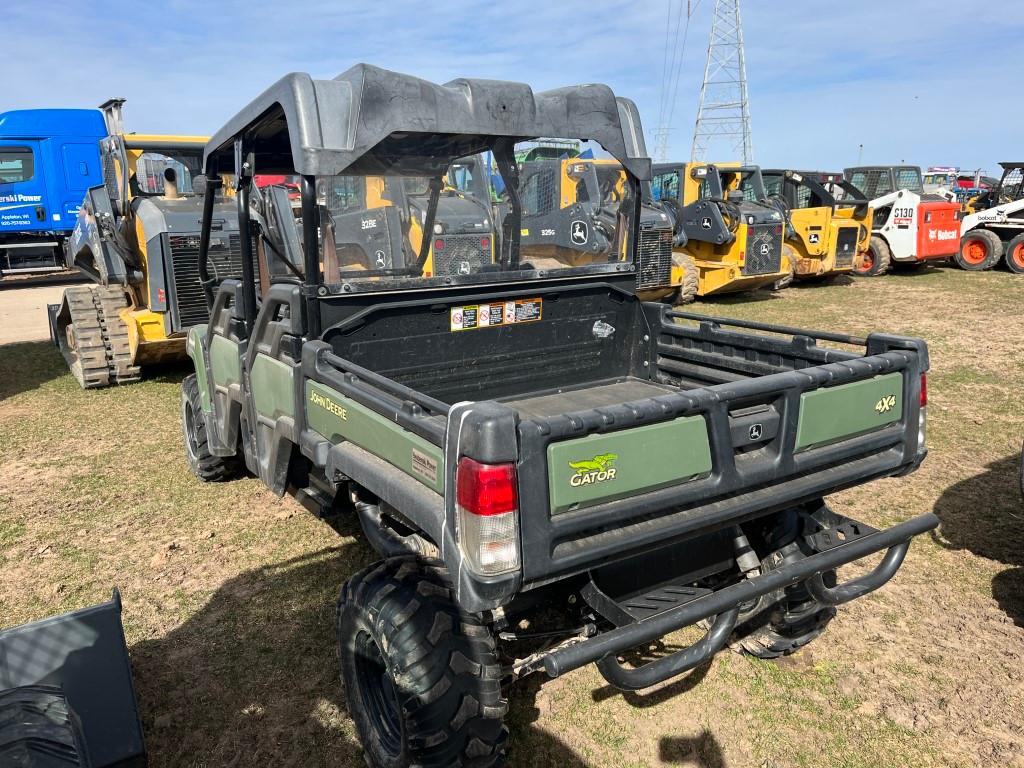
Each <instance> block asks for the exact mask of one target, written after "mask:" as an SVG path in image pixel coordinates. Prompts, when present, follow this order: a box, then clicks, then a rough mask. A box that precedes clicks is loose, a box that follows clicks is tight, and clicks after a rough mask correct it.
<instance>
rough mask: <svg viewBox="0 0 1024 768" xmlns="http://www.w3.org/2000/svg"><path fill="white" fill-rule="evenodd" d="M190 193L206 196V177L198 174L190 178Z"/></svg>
mask: <svg viewBox="0 0 1024 768" xmlns="http://www.w3.org/2000/svg"><path fill="white" fill-rule="evenodd" d="M192 193H193V194H196V195H199V196H203V195H205V194H206V175H205V174H202V173H199V174H196V175H195V176H193V177H192Z"/></svg>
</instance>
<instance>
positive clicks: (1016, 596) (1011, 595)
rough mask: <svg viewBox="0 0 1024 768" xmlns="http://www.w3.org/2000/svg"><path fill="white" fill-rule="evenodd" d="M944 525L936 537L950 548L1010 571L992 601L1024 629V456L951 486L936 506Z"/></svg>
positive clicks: (995, 583)
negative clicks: (1023, 466) (1023, 483)
mask: <svg viewBox="0 0 1024 768" xmlns="http://www.w3.org/2000/svg"><path fill="white" fill-rule="evenodd" d="M934 512H935V514H936V515H937V516H938V518H939V519H940V520H941V521H942V525H941V527H940V528H939V530H938V531H937V532H936V531H933V532H932V538H933V539H934V540H935V541H936V542H937V543H938V544H939V545H940V546H943V547H945V548H947V549H967V550H970V551H971V552H973V553H974V554H976V555H978V556H979V557H984V558H988V559H989V560H998V561H999V562H1001V563H1005V564H1007V565H1009V566H1011V567H1010V568H1008V569H1007V570H1005V571H1002V572H1001V573H999V574H997V575H996V577H995V578H994V579H993V580H992V596H993V597H994V598H995V600H996V602H997V603H999V606H1000V607H1001V608H1002V609H1003V610H1004V611H1006V615H1007V616H1009V617H1010V618H1011V619H1012V620H1013V621H1014V623H1016V624H1017V625H1018V626H1022V627H1024V498H1022V497H1021V488H1020V455H1019V454H1016V453H1015V454H1013V455H1010V456H1007V457H1006V458H1003V459H999V460H998V461H996V462H993V463H992V464H989V465H988V467H986V468H985V471H984V472H982V473H981V474H978V475H975V476H974V477H969V478H967V479H966V480H962V481H961V482H959V483H956V484H954V485H951V486H950V487H949V488H947V489H946V490H945V491H944V492H943V494H942V495H941V496H940V497H939V499H938V501H936V502H935V509H934Z"/></svg>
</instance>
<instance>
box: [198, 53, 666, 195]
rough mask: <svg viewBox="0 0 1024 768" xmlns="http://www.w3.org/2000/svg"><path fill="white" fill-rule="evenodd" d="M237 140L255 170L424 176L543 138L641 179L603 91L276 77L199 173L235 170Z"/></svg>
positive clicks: (354, 75) (372, 77)
mask: <svg viewBox="0 0 1024 768" xmlns="http://www.w3.org/2000/svg"><path fill="white" fill-rule="evenodd" d="M239 135H242V136H245V137H247V138H248V139H249V140H251V146H252V149H253V151H254V153H255V156H256V172H257V173H283V172H284V173H287V172H295V173H301V174H311V175H337V174H343V173H346V172H350V173H374V172H383V171H385V170H397V171H399V172H401V171H415V170H421V171H423V172H425V173H428V172H430V173H432V172H434V171H435V170H436V171H437V172H440V171H442V170H443V169H444V166H446V165H447V162H448V160H449V159H450V158H451V157H455V156H463V155H469V154H473V153H475V152H479V151H482V150H484V149H486V148H487V146H488V144H489V143H490V142H492V141H493V140H494V138H495V137H510V138H514V139H517V140H525V139H532V138H539V137H551V138H574V139H592V140H594V141H597V142H599V143H600V144H601V146H602V147H604V149H605V150H607V151H608V152H609V153H610V154H612V155H613V156H614V157H615V158H616V159H617V160H619V162H621V163H622V164H623V166H625V167H626V168H627V169H629V170H630V171H631V172H632V173H633V174H634V175H636V176H637V177H638V178H640V179H648V178H650V160H649V158H647V157H646V154H647V152H646V148H645V147H644V140H643V130H642V128H641V124H640V116H639V113H638V111H637V108H636V105H635V104H634V103H633V102H632V101H630V100H629V99H625V98H617V97H616V96H615V94H613V93H612V91H611V89H610V88H609V87H608V86H606V85H576V86H570V87H567V88H559V89H556V90H552V91H544V92H542V93H536V94H535V93H534V92H533V90H532V89H531V88H530V87H529V86H528V85H525V84H523V83H515V82H507V81H501V80H472V79H464V78H460V79H458V80H453V81H451V82H449V83H445V84H444V85H438V84H436V83H431V82H428V81H426V80H421V79H420V78H417V77H412V76H410V75H403V74H400V73H397V72H391V71H389V70H386V69H381V68H379V67H374V66H371V65H369V64H357V65H355V66H353V67H351V68H350V69H348V70H347V71H346V72H344V73H343V74H341V75H339V76H338V77H336V78H334V79H333V80H314V79H313V78H312V77H310V76H309V75H308V74H305V73H292V74H289V75H285V76H284V77H283V78H281V79H280V80H278V81H277V82H276V83H274V84H273V85H272V86H270V88H268V89H267V90H266V91H264V92H263V93H262V94H260V95H259V96H258V97H256V98H255V99H254V100H253V101H252V102H251V103H250V104H249V105H248V106H246V107H245V108H244V109H242V110H241V111H240V112H239V113H238V114H237V115H235V116H234V117H233V118H231V120H229V121H228V122H227V124H226V125H225V126H224V127H223V128H221V129H220V130H219V131H217V133H216V134H214V136H213V137H212V138H211V139H210V141H209V143H208V144H207V145H206V151H205V161H206V165H207V170H208V171H212V170H213V167H212V166H211V165H210V161H211V159H213V160H215V161H216V162H217V164H218V166H219V168H220V169H221V170H222V171H227V170H229V169H232V168H233V167H234V160H233V152H234V149H233V143H234V139H235V137H236V136H239ZM437 158H441V160H440V161H438V160H437ZM432 164H433V165H432ZM434 166H437V167H436V168H435V167H434Z"/></svg>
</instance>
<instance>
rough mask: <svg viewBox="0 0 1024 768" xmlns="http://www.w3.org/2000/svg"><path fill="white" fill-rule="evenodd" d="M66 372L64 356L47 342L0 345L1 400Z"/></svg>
mask: <svg viewBox="0 0 1024 768" xmlns="http://www.w3.org/2000/svg"><path fill="white" fill-rule="evenodd" d="M65 373H67V366H66V365H65V364H64V358H63V357H61V354H60V352H58V351H57V348H56V347H55V346H53V344H52V343H51V342H49V341H26V342H18V343H16V344H0V400H4V399H6V398H8V397H13V396H14V395H19V394H21V393H22V392H28V391H30V390H33V389H37V388H38V387H39V386H40V385H42V384H45V383H46V382H48V381H52V380H53V379H57V378H60V377H61V376H63V375H64V374H65Z"/></svg>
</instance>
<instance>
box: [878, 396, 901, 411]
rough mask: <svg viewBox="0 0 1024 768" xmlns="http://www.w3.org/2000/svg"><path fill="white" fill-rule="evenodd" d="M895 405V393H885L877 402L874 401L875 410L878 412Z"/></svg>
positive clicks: (890, 408) (887, 409)
mask: <svg viewBox="0 0 1024 768" xmlns="http://www.w3.org/2000/svg"><path fill="white" fill-rule="evenodd" d="M895 407H896V395H886V396H885V397H883V398H882V399H881V400H879V401H878V402H877V403H875V410H876V411H878V412H879V413H885V412H886V411H890V410H892V409H893V408H895Z"/></svg>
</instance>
